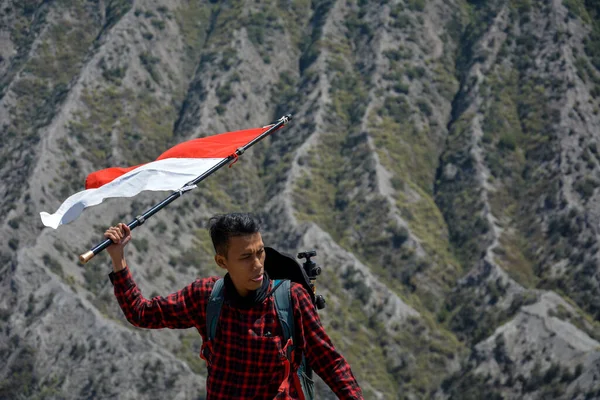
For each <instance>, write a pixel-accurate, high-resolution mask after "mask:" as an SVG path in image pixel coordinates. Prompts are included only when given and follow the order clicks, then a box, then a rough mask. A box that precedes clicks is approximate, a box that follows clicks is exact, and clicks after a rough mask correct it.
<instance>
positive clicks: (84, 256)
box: [79, 250, 94, 264]
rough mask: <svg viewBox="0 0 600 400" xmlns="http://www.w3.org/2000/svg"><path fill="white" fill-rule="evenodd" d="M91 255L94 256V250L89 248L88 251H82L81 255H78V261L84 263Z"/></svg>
mask: <svg viewBox="0 0 600 400" xmlns="http://www.w3.org/2000/svg"><path fill="white" fill-rule="evenodd" d="M93 257H94V252H93V251H91V250H90V251H88V252H85V253H83V254H82V255H80V256H79V261H80V262H81V263H82V264H85V263H87V262H88V261H90V260H91V259H92V258H93Z"/></svg>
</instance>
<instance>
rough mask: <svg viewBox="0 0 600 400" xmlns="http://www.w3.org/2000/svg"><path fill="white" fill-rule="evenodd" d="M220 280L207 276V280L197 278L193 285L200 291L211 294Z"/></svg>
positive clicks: (218, 277) (216, 277)
mask: <svg viewBox="0 0 600 400" xmlns="http://www.w3.org/2000/svg"><path fill="white" fill-rule="evenodd" d="M219 279H221V277H220V276H209V277H208V278H198V279H196V281H194V283H193V285H194V286H195V287H196V288H197V289H199V290H201V291H206V292H208V293H210V292H212V290H213V287H214V286H215V283H216V282H217V281H218V280H219Z"/></svg>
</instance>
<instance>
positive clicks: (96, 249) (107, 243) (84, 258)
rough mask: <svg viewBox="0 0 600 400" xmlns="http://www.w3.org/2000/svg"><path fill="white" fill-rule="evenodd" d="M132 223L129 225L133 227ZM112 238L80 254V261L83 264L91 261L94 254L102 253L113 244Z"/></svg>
mask: <svg viewBox="0 0 600 400" xmlns="http://www.w3.org/2000/svg"><path fill="white" fill-rule="evenodd" d="M131 225H132V223H130V224H129V227H130V228H131ZM112 243H113V242H112V240H110V239H104V241H103V242H102V243H100V244H99V245H97V246H95V247H94V248H92V249H91V250H89V251H86V252H85V253H83V254H81V255H80V256H79V261H80V262H81V263H82V264H85V263H87V262H88V261H90V260H91V259H92V258H94V256H95V255H96V254H98V253H100V252H101V251H102V250H104V249H106V248H107V247H108V246H110V245H111V244H112Z"/></svg>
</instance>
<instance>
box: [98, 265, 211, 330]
mask: <svg viewBox="0 0 600 400" xmlns="http://www.w3.org/2000/svg"><path fill="white" fill-rule="evenodd" d="M109 277H110V280H111V282H112V284H113V286H114V292H115V297H116V298H117V301H118V302H119V306H120V307H121V310H123V314H125V318H127V321H129V322H130V323H131V324H132V325H134V326H137V327H139V328H151V329H159V328H172V329H184V328H191V327H194V326H198V325H199V323H200V321H201V316H202V315H204V313H205V310H206V303H207V301H208V296H209V294H210V291H211V290H212V287H213V286H214V283H215V281H216V280H217V279H218V278H216V277H213V278H206V279H198V280H196V281H195V282H193V283H191V284H189V285H188V286H186V287H184V288H183V289H181V290H180V291H178V292H175V293H172V294H170V295H168V296H166V297H162V296H157V297H154V298H152V299H150V300H148V299H146V298H144V296H143V295H142V293H141V291H140V289H139V288H138V286H137V284H136V283H135V281H134V280H133V276H132V275H131V272H130V270H129V268H127V267H125V268H124V269H123V270H121V271H119V272H112V273H110V274H109Z"/></svg>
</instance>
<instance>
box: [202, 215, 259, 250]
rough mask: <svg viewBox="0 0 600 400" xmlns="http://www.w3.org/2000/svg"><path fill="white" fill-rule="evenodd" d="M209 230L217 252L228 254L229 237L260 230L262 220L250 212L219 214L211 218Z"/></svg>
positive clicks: (245, 234)
mask: <svg viewBox="0 0 600 400" xmlns="http://www.w3.org/2000/svg"><path fill="white" fill-rule="evenodd" d="M209 231H210V238H211V239H212V242H213V246H215V251H216V252H217V254H220V255H222V256H227V250H228V245H229V238H231V237H235V236H247V235H252V234H253V233H258V232H260V222H259V221H258V218H256V217H255V216H254V215H252V214H249V213H231V214H219V215H215V216H214V217H212V218H211V219H210V220H209Z"/></svg>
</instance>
